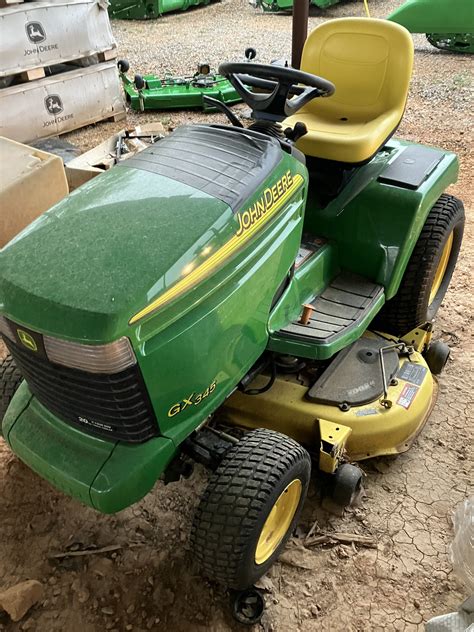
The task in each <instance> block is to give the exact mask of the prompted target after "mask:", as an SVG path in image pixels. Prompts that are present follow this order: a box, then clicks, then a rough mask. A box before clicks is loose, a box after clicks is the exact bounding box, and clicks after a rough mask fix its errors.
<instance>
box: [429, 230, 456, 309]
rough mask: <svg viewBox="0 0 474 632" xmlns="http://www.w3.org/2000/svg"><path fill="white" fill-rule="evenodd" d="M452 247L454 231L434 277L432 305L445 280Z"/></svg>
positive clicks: (430, 299) (431, 296) (445, 246)
mask: <svg viewBox="0 0 474 632" xmlns="http://www.w3.org/2000/svg"><path fill="white" fill-rule="evenodd" d="M452 248H453V233H451V234H450V235H449V237H448V241H447V242H446V243H445V245H444V248H443V252H442V253H441V259H440V260H439V263H438V267H437V269H436V273H435V275H434V279H433V285H432V286H431V292H430V298H429V305H431V303H432V302H433V301H434V300H435V298H436V294H438V290H439V288H440V287H441V283H442V282H443V279H444V275H445V273H446V268H447V267H448V261H449V256H450V254H451V250H452Z"/></svg>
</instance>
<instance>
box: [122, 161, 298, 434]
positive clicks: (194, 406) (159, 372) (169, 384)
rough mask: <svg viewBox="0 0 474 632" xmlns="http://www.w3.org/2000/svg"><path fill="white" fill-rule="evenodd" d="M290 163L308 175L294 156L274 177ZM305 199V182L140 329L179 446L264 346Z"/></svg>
mask: <svg viewBox="0 0 474 632" xmlns="http://www.w3.org/2000/svg"><path fill="white" fill-rule="evenodd" d="M289 167H291V168H292V172H293V174H295V173H297V172H299V173H301V175H303V177H304V181H305V182H306V177H307V176H306V170H305V168H304V167H303V165H301V164H300V163H298V162H296V161H295V160H294V159H293V158H291V157H289V156H287V155H285V156H284V158H283V160H282V164H281V166H279V167H278V169H277V170H276V171H275V172H274V174H272V179H271V182H272V183H273V182H276V181H277V180H278V179H279V177H280V176H281V175H282V174H284V173H286V171H287V170H288V168H289ZM260 195H261V191H259V192H257V193H256V195H255V196H254V197H253V198H252V199H251V200H250V201H249V204H248V206H249V207H250V206H251V205H252V203H253V201H254V200H256V199H258V197H259V196H260ZM305 201H306V186H305V185H304V184H303V185H302V186H301V187H300V188H299V189H298V190H297V191H296V192H295V193H294V195H293V197H292V198H291V199H290V200H288V201H287V202H286V204H285V206H284V208H282V210H281V212H279V213H278V215H277V217H276V218H274V219H273V220H271V222H270V225H268V227H266V228H265V229H264V230H262V231H261V232H260V234H258V236H257V237H255V238H253V239H252V240H251V241H250V242H249V243H248V245H247V246H246V247H245V248H244V249H243V251H241V252H239V253H238V254H237V255H236V256H235V257H234V258H232V259H231V260H230V261H229V262H228V263H227V264H226V265H224V266H223V267H222V268H221V269H218V270H216V271H215V273H214V274H213V275H212V277H210V278H209V279H207V280H205V281H203V282H202V283H200V284H199V285H197V286H196V287H195V288H193V289H192V290H190V291H189V293H187V294H186V295H184V296H183V297H182V298H180V299H178V300H177V301H176V302H175V303H171V304H170V305H169V306H167V307H165V308H163V310H162V311H161V310H160V311H158V312H157V314H156V315H155V316H151V317H150V318H148V319H147V320H144V322H143V324H141V325H139V326H138V327H137V328H136V330H135V336H136V337H135V336H134V338H133V339H132V342H133V344H134V346H135V349H136V353H137V355H138V356H139V362H140V367H141V370H142V373H143V377H144V379H145V382H146V384H147V387H148V390H149V392H150V395H151V399H152V402H153V404H154V408H155V414H156V417H157V419H158V423H159V426H160V430H161V432H162V434H163V435H164V436H167V437H169V438H171V439H172V440H173V442H174V443H175V444H176V445H178V444H179V443H180V442H181V441H182V440H183V439H184V438H186V436H187V435H188V434H189V433H190V432H191V431H192V430H193V429H194V428H196V426H197V425H199V423H201V422H202V421H203V420H204V419H205V418H206V417H207V416H208V415H209V414H211V413H212V412H213V411H214V410H215V409H216V408H217V406H218V405H220V404H221V403H222V401H223V400H224V399H225V398H226V397H227V396H228V395H229V394H230V393H231V392H232V390H233V389H234V388H235V385H236V384H237V383H238V381H239V380H240V379H241V378H242V376H243V375H244V374H245V373H246V372H247V371H248V369H249V368H250V367H251V366H252V365H253V364H254V363H255V361H256V360H257V359H258V358H259V356H260V355H261V354H262V353H263V351H264V350H265V348H266V346H267V342H268V327H267V324H268V318H269V314H270V311H271V307H272V302H273V300H274V297H275V295H276V292H277V289H278V287H279V286H280V284H281V282H282V280H283V279H284V278H285V276H286V274H287V273H288V271H289V270H290V268H291V266H292V264H293V262H294V259H295V257H296V254H297V252H298V248H299V245H300V241H301V232H302V227H303V217H304V209H305Z"/></svg>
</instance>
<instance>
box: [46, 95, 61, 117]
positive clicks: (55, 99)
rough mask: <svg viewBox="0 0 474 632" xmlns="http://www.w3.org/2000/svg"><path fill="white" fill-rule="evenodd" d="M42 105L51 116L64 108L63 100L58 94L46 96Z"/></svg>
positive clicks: (59, 112)
mask: <svg viewBox="0 0 474 632" xmlns="http://www.w3.org/2000/svg"><path fill="white" fill-rule="evenodd" d="M44 105H45V107H46V109H47V110H48V112H49V113H50V114H51V116H56V114H61V112H62V111H63V110H64V108H63V102H62V101H61V97H60V96H59V95H58V94H51V95H49V97H46V98H45V100H44Z"/></svg>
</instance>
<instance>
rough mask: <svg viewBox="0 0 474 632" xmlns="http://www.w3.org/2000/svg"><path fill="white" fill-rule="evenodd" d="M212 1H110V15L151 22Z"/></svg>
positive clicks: (123, 18)
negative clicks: (166, 14) (167, 14)
mask: <svg viewBox="0 0 474 632" xmlns="http://www.w3.org/2000/svg"><path fill="white" fill-rule="evenodd" d="M209 2H210V0H110V4H109V15H110V17H111V18H112V19H117V20H149V19H153V18H159V17H160V16H161V15H163V14H164V13H170V12H172V11H185V10H186V9H189V7H194V6H197V5H200V4H209Z"/></svg>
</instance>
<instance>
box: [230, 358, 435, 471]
mask: <svg viewBox="0 0 474 632" xmlns="http://www.w3.org/2000/svg"><path fill="white" fill-rule="evenodd" d="M405 362H407V359H406V358H401V359H400V367H401V366H402V365H403V364H404V363H405ZM410 363H411V364H413V365H418V366H420V367H425V368H426V373H425V375H424V377H423V380H422V382H421V384H419V385H417V384H415V383H412V382H410V381H407V380H405V379H402V378H401V377H397V380H396V381H397V383H396V384H395V385H393V386H389V388H388V398H387V399H388V400H390V401H391V402H392V406H391V407H390V408H386V407H384V406H383V405H382V404H381V403H380V399H377V400H375V401H373V402H371V403H369V404H365V405H363V406H354V407H352V408H350V409H349V410H347V411H342V410H341V409H340V408H338V407H337V406H328V405H323V404H317V403H314V402H310V401H308V399H306V394H307V392H308V387H307V386H304V385H301V384H300V383H299V382H298V381H297V377H296V376H293V375H290V376H285V377H277V379H276V380H275V384H274V385H273V387H272V388H271V389H270V390H269V391H267V392H265V393H262V394H260V395H255V396H252V395H245V394H243V393H241V392H236V393H234V395H232V397H230V398H229V399H228V400H227V402H226V403H225V405H224V406H223V407H222V409H221V412H222V417H223V418H224V419H225V421H226V422H228V423H231V424H232V425H236V426H240V427H243V428H248V429H252V428H262V427H263V428H269V429H272V430H277V431H279V432H282V433H284V434H286V435H289V436H291V437H293V438H294V439H296V440H297V441H299V442H300V443H302V444H303V445H305V446H306V447H307V448H308V449H309V450H310V452H313V453H314V451H315V450H316V451H317V450H318V449H319V450H320V463H319V464H320V469H322V470H323V471H327V472H332V471H334V469H335V467H336V466H337V461H338V459H339V457H340V456H341V453H342V451H343V450H344V449H345V450H346V453H347V456H348V457H349V459H350V460H353V461H362V460H363V459H368V458H371V457H375V456H381V455H391V454H400V453H402V452H405V451H406V450H408V449H409V448H410V446H411V445H412V443H413V441H414V440H415V438H416V436H417V435H418V433H419V432H420V431H421V429H422V428H423V426H424V424H425V422H426V420H427V419H428V416H429V414H430V412H431V409H432V407H433V405H434V403H435V401H436V394H437V391H436V386H435V382H434V379H433V377H432V375H431V372H430V370H429V369H428V367H427V365H426V362H425V361H424V359H423V357H422V356H421V354H420V353H418V352H416V351H415V352H414V353H413V354H412V355H411V356H410ZM264 383H265V377H261V376H259V377H258V378H257V379H256V380H255V381H254V382H253V383H252V385H251V387H252V388H259V387H261V386H263V384H264Z"/></svg>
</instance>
